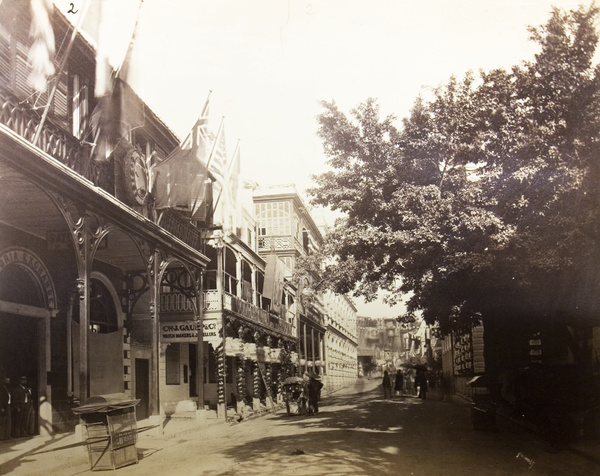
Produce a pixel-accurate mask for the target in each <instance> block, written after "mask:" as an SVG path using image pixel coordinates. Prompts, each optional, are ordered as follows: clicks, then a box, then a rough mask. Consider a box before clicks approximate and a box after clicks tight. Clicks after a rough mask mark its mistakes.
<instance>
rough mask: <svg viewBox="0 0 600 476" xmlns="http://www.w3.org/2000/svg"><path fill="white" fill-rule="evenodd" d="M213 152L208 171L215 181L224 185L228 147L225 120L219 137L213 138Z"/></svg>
mask: <svg viewBox="0 0 600 476" xmlns="http://www.w3.org/2000/svg"><path fill="white" fill-rule="evenodd" d="M212 142H213V146H212V151H211V153H210V156H209V157H208V163H207V165H208V170H209V171H210V173H211V174H212V175H213V177H214V178H215V181H216V182H218V183H219V184H221V185H223V183H224V182H225V173H226V170H227V169H226V166H227V146H226V142H225V130H224V127H223V120H221V124H220V125H219V130H218V131H217V135H216V136H213V137H212Z"/></svg>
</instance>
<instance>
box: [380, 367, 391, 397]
mask: <svg viewBox="0 0 600 476" xmlns="http://www.w3.org/2000/svg"><path fill="white" fill-rule="evenodd" d="M382 385H383V398H385V399H386V400H389V399H390V398H392V381H391V380H390V374H389V373H388V371H387V370H386V371H384V372H383V382H382Z"/></svg>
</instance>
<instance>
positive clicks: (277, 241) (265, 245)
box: [258, 236, 295, 251]
mask: <svg viewBox="0 0 600 476" xmlns="http://www.w3.org/2000/svg"><path fill="white" fill-rule="evenodd" d="M294 248H295V246H294V238H293V237H291V236H259V237H258V249H259V251H267V250H290V249H294Z"/></svg>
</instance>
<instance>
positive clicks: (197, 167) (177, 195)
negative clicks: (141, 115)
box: [152, 99, 208, 221]
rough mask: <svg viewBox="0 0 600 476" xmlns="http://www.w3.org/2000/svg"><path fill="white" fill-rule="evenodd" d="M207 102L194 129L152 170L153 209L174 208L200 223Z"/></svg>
mask: <svg viewBox="0 0 600 476" xmlns="http://www.w3.org/2000/svg"><path fill="white" fill-rule="evenodd" d="M207 145H208V99H207V100H206V104H205V106H204V109H203V111H202V115H201V116H200V117H199V118H198V120H197V121H196V124H194V127H193V128H192V130H191V131H190V133H189V134H188V136H187V137H186V138H185V139H184V141H183V142H182V143H181V144H179V145H178V146H177V147H176V148H175V150H174V151H173V152H171V154H169V156H168V157H167V158H166V159H165V160H163V161H162V162H161V163H159V164H158V165H156V166H155V167H154V169H153V173H152V176H153V182H154V186H153V195H154V198H155V204H154V205H155V208H156V209H157V210H161V209H164V208H178V209H180V210H186V211H188V212H190V214H191V215H192V216H193V215H195V216H193V219H196V220H199V221H204V220H203V219H202V218H203V217H202V216H199V214H200V215H202V214H203V213H205V212H203V211H202V210H206V206H205V205H206V202H207V193H206V191H207V186H206V182H207V179H208V169H207V166H206V164H207Z"/></svg>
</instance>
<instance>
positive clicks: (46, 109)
mask: <svg viewBox="0 0 600 476" xmlns="http://www.w3.org/2000/svg"><path fill="white" fill-rule="evenodd" d="M90 3H91V0H88V1H87V2H85V3H84V5H83V9H82V11H81V16H80V17H79V21H78V22H77V25H76V26H75V27H74V28H73V32H72V33H71V39H70V40H69V44H68V45H67V49H66V50H65V54H64V56H63V58H62V60H61V62H60V67H59V68H58V71H57V73H56V77H55V78H54V86H52V89H51V90H50V94H49V96H48V101H47V102H46V106H45V107H44V112H43V114H42V118H41V119H40V123H39V124H38V127H37V129H36V131H35V135H34V136H33V141H32V143H33V145H34V146H37V142H38V140H39V139H40V135H41V134H42V128H43V127H44V124H45V122H46V119H47V118H48V113H49V112H50V106H51V105H52V102H53V101H54V96H55V94H56V90H57V89H58V83H59V82H60V81H59V80H60V76H61V75H62V74H63V70H64V69H65V65H66V64H67V59H69V54H70V53H71V48H73V44H74V43H75V38H76V37H77V33H79V28H81V25H83V20H84V19H85V15H86V14H87V10H88V7H89V6H90Z"/></svg>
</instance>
